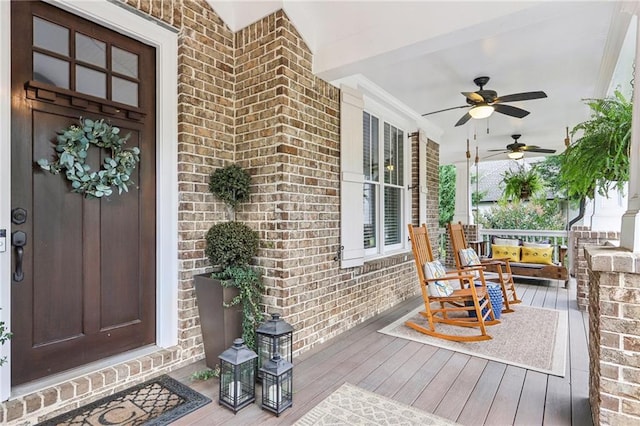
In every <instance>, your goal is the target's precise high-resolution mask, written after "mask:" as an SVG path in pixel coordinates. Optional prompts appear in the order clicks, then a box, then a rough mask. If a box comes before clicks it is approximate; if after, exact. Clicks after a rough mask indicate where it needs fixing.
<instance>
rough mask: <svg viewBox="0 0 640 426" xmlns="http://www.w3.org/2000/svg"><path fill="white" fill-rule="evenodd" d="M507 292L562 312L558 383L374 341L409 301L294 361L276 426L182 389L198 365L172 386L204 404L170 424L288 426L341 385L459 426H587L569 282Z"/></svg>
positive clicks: (582, 328) (577, 321)
mask: <svg viewBox="0 0 640 426" xmlns="http://www.w3.org/2000/svg"><path fill="white" fill-rule="evenodd" d="M517 287H518V295H519V296H520V297H521V299H522V300H523V303H524V304H527V305H531V306H539V307H546V308H555V309H559V310H568V311H569V336H568V339H569V342H568V343H569V347H568V351H567V370H566V371H567V374H566V376H565V377H564V378H563V377H557V376H551V375H546V374H543V373H539V372H535V371H529V370H526V369H523V368H517V367H514V366H510V365H506V364H501V363H498V362H494V361H487V360H485V359H482V358H477V357H472V356H469V355H464V354H460V353H456V352H452V351H450V350H446V349H440V348H436V347H433V346H428V345H424V344H420V343H416V342H411V341H408V340H404V339H399V338H395V337H392V336H388V335H383V334H380V333H377V330H378V329H380V328H382V327H383V326H385V325H387V324H389V323H391V322H393V321H394V320H396V319H397V318H399V317H400V316H402V315H404V314H405V313H407V312H409V311H410V310H412V309H413V308H415V307H417V306H418V305H419V304H420V303H421V302H420V299H418V298H414V299H411V300H409V301H406V302H404V303H402V304H400V305H398V306H396V307H395V308H393V309H391V310H389V311H387V312H384V313H383V314H381V315H378V316H376V317H374V318H372V319H370V320H369V321H366V322H365V323H363V324H360V325H358V326H357V327H354V328H353V329H351V330H350V331H348V332H347V333H344V334H342V335H340V336H338V337H336V338H334V339H332V340H331V341H329V342H326V343H323V344H321V345H319V346H317V347H316V348H314V349H313V350H311V351H308V352H306V353H304V354H302V355H301V356H299V357H298V358H296V359H295V360H294V392H295V395H294V400H293V407H291V408H290V409H288V410H286V411H285V412H284V413H282V414H281V415H280V417H275V416H274V415H272V414H271V413H269V412H266V411H263V410H261V409H260V407H259V404H258V403H256V404H252V405H250V406H248V407H246V408H244V409H242V410H241V411H239V412H238V414H236V415H234V414H233V413H232V412H231V411H230V410H228V409H226V408H222V407H220V406H219V405H218V403H217V399H218V389H217V386H218V380H217V379H212V380H209V381H206V382H190V380H189V375H190V374H191V372H192V371H196V370H200V369H203V368H205V367H204V364H203V363H196V364H193V365H191V366H188V367H185V368H183V369H181V370H177V371H176V372H174V373H173V374H172V375H173V376H174V377H175V378H177V379H179V380H181V381H183V382H185V383H188V384H189V385H190V386H191V387H193V388H194V389H196V390H197V391H199V392H201V393H203V394H205V395H207V396H209V397H210V398H211V399H212V400H213V401H214V402H213V403H211V404H208V405H207V406H205V407H203V408H201V409H199V410H197V411H195V412H193V413H191V414H189V415H187V416H185V417H183V418H181V419H179V420H178V421H176V422H174V424H175V425H218V424H225V425H226V424H229V425H254V424H255V425H257V424H273V425H289V424H292V423H294V422H295V421H296V420H297V419H299V418H300V417H301V416H303V415H304V414H305V413H306V412H307V411H309V410H310V409H311V408H312V407H314V406H315V405H316V404H318V403H319V402H320V401H322V400H323V399H324V398H326V397H327V396H328V395H329V394H330V393H331V392H333V391H334V390H335V389H337V388H338V387H340V385H342V384H343V383H344V382H349V383H351V384H354V385H357V386H359V387H361V388H364V389H367V390H370V391H372V392H375V393H377V394H380V395H384V396H386V397H389V398H392V399H394V400H396V401H400V402H403V403H405V404H409V405H412V406H413V407H416V408H419V409H421V410H424V411H427V412H430V413H434V414H437V415H439V416H442V417H445V418H447V419H450V420H453V421H455V422H458V423H460V424H463V425H511V424H514V425H575V426H588V425H591V424H592V421H591V415H590V411H589V402H588V385H589V365H588V362H589V361H588V350H587V335H588V322H587V316H586V314H584V313H582V312H580V311H579V310H578V308H577V304H576V295H575V283H571V285H570V286H569V290H567V289H565V288H563V287H561V286H560V284H559V282H558V281H535V283H534V282H533V281H529V283H528V284H527V283H519V284H518V286H517ZM258 400H259V397H258Z"/></svg>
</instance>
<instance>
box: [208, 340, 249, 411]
mask: <svg viewBox="0 0 640 426" xmlns="http://www.w3.org/2000/svg"><path fill="white" fill-rule="evenodd" d="M218 358H220V399H219V403H220V405H224V406H225V407H228V408H230V409H232V410H233V412H234V413H237V412H238V410H240V409H241V408H243V407H245V406H247V405H249V404H251V403H252V402H254V401H255V400H256V381H255V372H256V362H257V359H258V355H256V353H255V352H253V351H252V350H251V349H249V348H247V346H246V345H245V344H244V340H242V339H235V340H234V341H233V346H232V347H230V348H229V349H227V350H226V351H224V352H222V354H220V356H219V357H218Z"/></svg>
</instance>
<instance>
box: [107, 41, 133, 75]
mask: <svg viewBox="0 0 640 426" xmlns="http://www.w3.org/2000/svg"><path fill="white" fill-rule="evenodd" d="M111 70H112V71H113V72H117V73H118V74H122V75H126V76H127V77H132V78H138V55H136V54H134V53H131V52H127V51H126V50H122V49H120V48H118V47H115V46H113V47H112V48H111Z"/></svg>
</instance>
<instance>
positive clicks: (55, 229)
mask: <svg viewBox="0 0 640 426" xmlns="http://www.w3.org/2000/svg"><path fill="white" fill-rule="evenodd" d="M11 9H12V10H11V13H12V17H11V24H12V29H11V37H12V58H11V61H12V63H11V65H12V68H11V69H12V135H11V138H12V141H11V143H12V145H11V151H12V165H11V167H12V174H11V184H12V192H11V205H12V209H13V210H12V215H13V216H12V220H13V221H14V224H13V225H12V231H13V232H14V233H15V232H16V231H19V232H22V233H24V234H22V235H24V236H26V244H25V245H24V247H23V255H22V270H23V272H24V278H23V279H22V280H20V279H19V278H20V277H19V276H17V275H19V274H17V275H16V274H13V273H12V279H13V280H12V289H11V295H12V307H11V312H12V331H13V334H14V337H13V339H12V357H11V359H12V383H13V384H14V385H15V384H20V383H24V382H28V381H31V380H34V379H38V378H41V377H45V376H48V375H51V374H53V373H57V372H60V371H63V370H67V369H70V368H73V367H77V366H80V365H83V364H86V363H89V362H92V361H95V360H98V359H101V358H104V357H107V356H111V355H115V354H118V353H122V352H124V351H127V350H130V349H134V348H137V347H140V346H143V345H147V344H150V343H153V342H154V341H155V306H156V303H155V281H156V279H155V253H156V249H155V220H156V219H155V217H156V214H155V191H156V189H155V133H154V132H155V130H154V129H155V116H154V111H155V71H154V69H155V50H154V49H153V48H152V47H149V46H146V45H144V44H141V43H139V42H137V41H134V40H131V39H129V38H127V37H125V36H123V35H121V34H118V33H115V32H113V31H110V30H108V29H106V28H104V27H100V26H98V25H96V24H93V23H91V22H89V21H86V20H84V19H82V18H79V17H77V16H74V15H72V14H69V13H67V12H64V11H62V10H60V9H57V8H55V7H53V6H50V5H47V4H44V3H40V2H23V1H19V2H13V3H12V5H11ZM79 117H85V118H91V119H94V120H95V119H100V118H104V119H105V121H108V122H110V123H111V124H112V125H114V126H117V127H119V128H120V129H121V131H122V132H123V134H127V133H131V137H130V139H129V141H128V142H127V147H134V146H138V147H139V148H140V151H141V155H140V158H141V160H140V163H139V164H138V167H137V168H136V169H135V171H134V173H133V175H132V179H133V181H134V182H135V185H133V186H132V187H130V190H129V192H123V194H122V195H118V191H117V190H114V193H113V195H111V196H109V197H104V198H102V199H88V198H85V197H84V196H83V195H82V194H78V193H73V192H71V186H70V182H69V181H67V179H66V178H65V177H64V175H62V174H61V175H52V174H50V173H47V172H44V171H42V170H41V169H40V167H39V166H38V165H37V164H36V161H37V160H39V159H41V158H47V159H50V160H53V159H54V152H55V151H54V148H55V142H56V135H57V133H58V132H59V131H60V130H62V129H65V128H67V127H68V126H70V125H71V124H74V123H77V122H78V120H79ZM105 154H106V153H105V152H104V150H102V149H101V148H98V147H96V146H92V147H91V148H90V149H89V157H88V159H87V163H88V164H89V165H90V166H91V168H92V170H97V169H99V168H100V165H101V161H102V159H103V158H104V156H105ZM17 209H22V210H17ZM25 213H26V216H25ZM25 219H26V220H25ZM12 250H13V256H12V265H13V268H14V269H15V268H17V267H18V266H19V265H18V263H19V262H20V259H19V257H20V256H19V255H18V248H17V247H12Z"/></svg>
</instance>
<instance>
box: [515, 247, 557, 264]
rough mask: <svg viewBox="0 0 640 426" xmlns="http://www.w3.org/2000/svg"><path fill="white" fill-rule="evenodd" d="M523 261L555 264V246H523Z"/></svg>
mask: <svg viewBox="0 0 640 426" xmlns="http://www.w3.org/2000/svg"><path fill="white" fill-rule="evenodd" d="M521 262H522V263H542V264H545V265H552V264H553V247H547V248H540V247H522V260H521Z"/></svg>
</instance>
